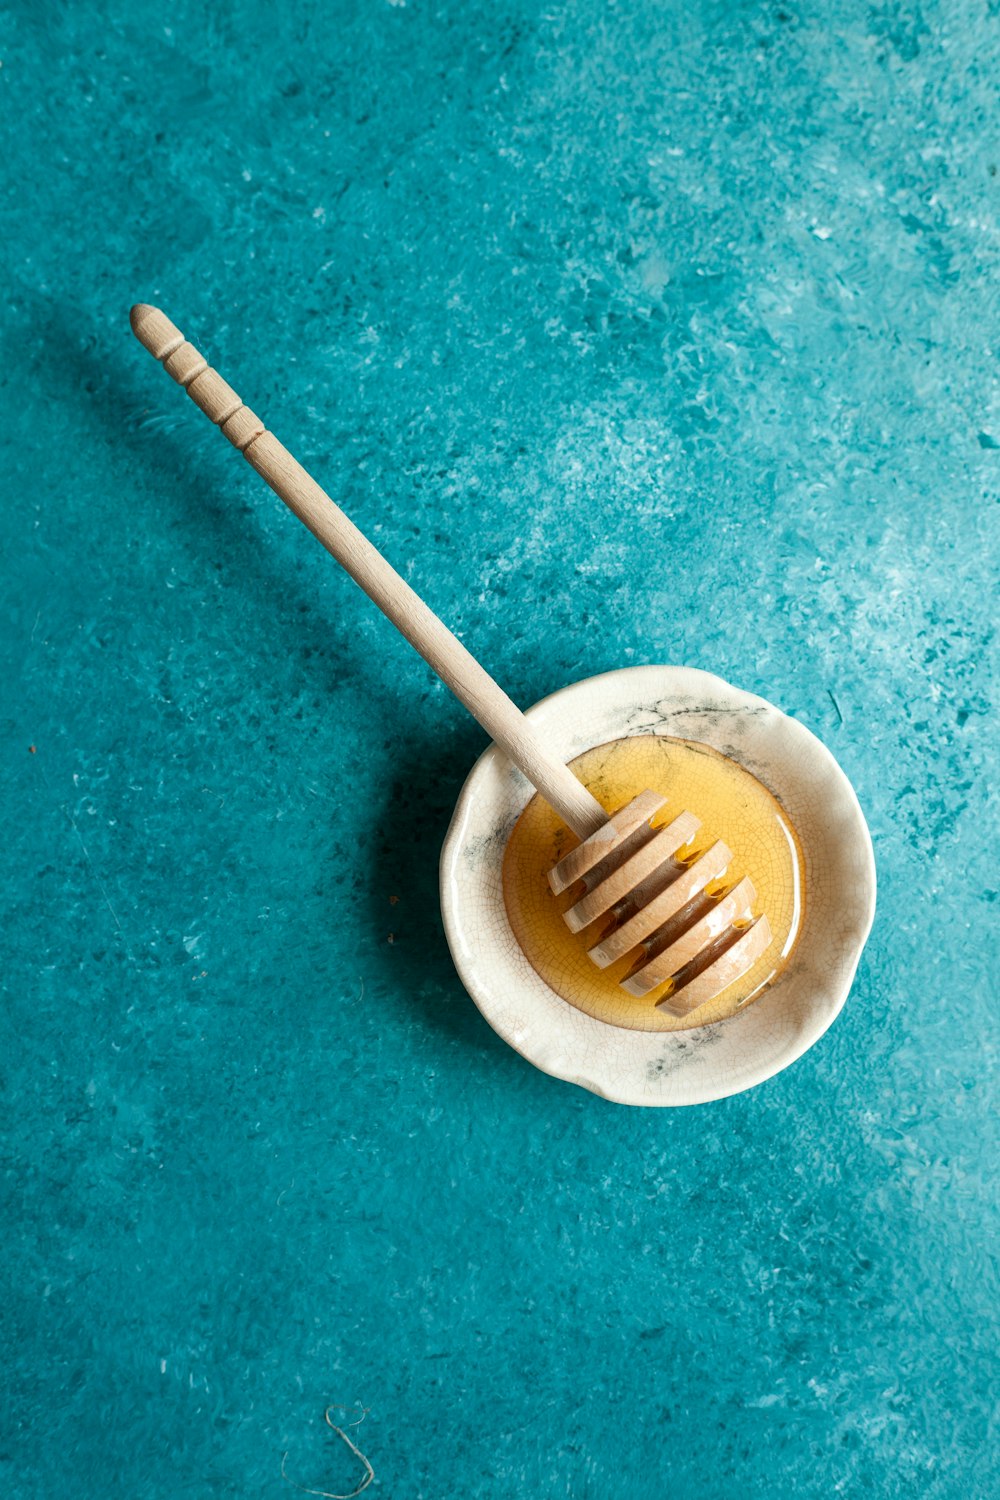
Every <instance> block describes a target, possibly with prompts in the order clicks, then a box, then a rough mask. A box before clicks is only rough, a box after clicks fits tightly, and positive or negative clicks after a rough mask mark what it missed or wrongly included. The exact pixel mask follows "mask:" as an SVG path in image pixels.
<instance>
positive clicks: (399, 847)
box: [368, 723, 513, 1056]
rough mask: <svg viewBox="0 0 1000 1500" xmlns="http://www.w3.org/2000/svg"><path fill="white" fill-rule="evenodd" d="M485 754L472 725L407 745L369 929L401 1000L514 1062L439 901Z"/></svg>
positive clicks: (379, 826) (379, 855) (384, 822)
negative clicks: (462, 804) (389, 952)
mask: <svg viewBox="0 0 1000 1500" xmlns="http://www.w3.org/2000/svg"><path fill="white" fill-rule="evenodd" d="M486 748H487V745H486V743H484V741H483V734H482V731H481V730H479V729H477V728H476V726H475V725H473V724H471V723H469V724H467V725H466V724H462V725H461V726H460V727H459V728H457V729H451V730H449V731H448V732H446V733H442V734H441V735H434V736H431V735H424V736H423V737H421V738H419V739H411V740H409V741H408V743H407V746H406V768H405V769H403V770H400V771H398V772H397V773H396V774H394V775H393V776H392V778H391V780H390V781H389V783H388V791H387V793H386V796H385V798H384V801H383V803H382V806H381V808H380V810H379V813H378V816H377V819H376V825H375V826H376V833H377V837H376V840H375V843H374V850H373V858H372V873H371V880H370V883H369V887H368V890H369V903H370V904H369V922H370V924H371V928H372V930H373V931H375V932H380V931H381V932H384V933H385V934H386V939H385V940H386V942H391V943H392V946H393V990H394V991H395V993H396V994H397V995H398V996H399V997H400V999H403V998H405V1000H406V1003H408V1004H409V1003H412V1004H413V1005H414V1006H415V1007H417V1008H418V1009H420V1010H421V1011H422V1012H423V1015H424V1018H425V1019H426V1020H427V1022H428V1023H429V1024H430V1025H431V1026H433V1027H435V1028H436V1029H438V1030H441V1031H444V1032H445V1033H446V1034H448V1035H449V1036H451V1037H452V1038H454V1039H455V1040H457V1041H460V1042H461V1043H462V1044H463V1045H466V1046H478V1047H484V1046H489V1047H490V1048H491V1050H492V1049H495V1050H496V1051H497V1053H500V1052H503V1053H508V1054H510V1049H509V1048H508V1047H507V1046H506V1044H505V1043H504V1042H503V1041H502V1039H501V1038H500V1037H498V1036H497V1034H496V1032H495V1031H494V1030H493V1028H492V1027H491V1026H490V1025H489V1023H488V1022H487V1021H486V1020H485V1018H484V1017H483V1016H482V1015H481V1014H480V1012H479V1010H478V1008H477V1006H476V1004H475V1002H474V1001H473V1000H472V998H471V996H470V995H469V994H468V993H467V991H466V989H465V987H464V985H463V984H462V981H461V979H460V978H459V976H458V973H457V971H456V969H455V965H454V962H453V960H452V956H451V951H450V949H449V947H448V941H447V938H446V937H445V931H444V923H443V920H442V917H441V900H440V894H439V864H440V859H441V847H442V845H443V843H444V839H445V835H446V833H447V831H448V825H449V823H450V821H451V816H452V813H453V811H454V809H455V804H456V802H457V801H458V796H459V792H460V791H461V789H462V785H463V783H464V781H465V779H466V777H467V776H468V774H469V771H470V770H471V768H472V766H473V764H474V762H475V761H476V759H477V758H478V756H479V755H480V754H481V753H482V752H483V751H484V750H485V749H486ZM510 1055H511V1056H513V1054H510Z"/></svg>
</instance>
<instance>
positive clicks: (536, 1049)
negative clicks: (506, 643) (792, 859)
mask: <svg viewBox="0 0 1000 1500" xmlns="http://www.w3.org/2000/svg"><path fill="white" fill-rule="evenodd" d="M531 718H532V720H533V722H535V723H537V724H538V726H539V727H540V729H541V730H542V731H543V732H544V734H545V736H546V741H547V743H549V744H550V745H551V746H552V749H553V751H554V752H555V753H557V754H559V755H562V756H563V757H564V758H565V759H567V760H569V759H572V758H573V757H574V756H575V755H577V754H579V753H580V752H581V751H583V750H585V749H589V748H590V746H591V745H600V744H603V743H604V742H605V741H607V740H611V739H619V738H622V737H624V736H625V735H628V734H655V733H657V732H660V733H669V734H671V735H675V736H678V737H680V738H682V739H691V740H700V741H702V742H704V743H705V744H708V745H711V746H713V747H714V748H715V749H717V750H720V751H721V752H722V753H723V754H724V755H727V756H730V757H731V758H732V759H733V760H737V761H739V762H740V764H741V765H744V766H745V767H746V768H747V770H749V771H751V772H752V773H753V774H754V775H755V776H757V777H758V778H759V779H760V780H761V781H763V782H764V784H765V785H767V786H769V787H770V788H771V789H772V790H773V791H774V793H775V795H776V796H778V797H780V799H781V802H782V804H783V806H784V807H785V808H786V809H787V811H788V815H789V818H790V820H791V822H792V824H793V826H794V827H795V829H796V832H797V834H798V838H799V841H800V845H801V851H802V867H803V880H804V885H805V891H806V903H805V917H804V920H803V924H802V930H801V933H800V935H799V939H798V942H797V943H796V946H795V949H794V951H793V952H792V955H791V958H790V960H789V962H788V965H787V967H786V968H785V969H784V970H783V972H782V974H781V976H780V979H779V980H777V981H776V982H775V983H774V984H773V985H772V986H771V987H770V988H769V989H768V990H767V991H766V992H765V993H764V995H762V996H761V998H760V999H759V1000H757V1001H755V1003H754V1004H753V1005H752V1006H749V1007H748V1008H747V1009H746V1010H744V1011H741V1012H739V1013H738V1014H736V1015H734V1016H732V1017H730V1018H729V1019H727V1020H723V1021H717V1022H715V1023H713V1024H710V1025H706V1026H704V1027H700V1028H698V1029H696V1030H688V1031H684V1032H670V1033H666V1034H665V1033H663V1032H639V1031H634V1030H628V1031H625V1030H623V1029H622V1028H621V1027H619V1026H613V1025H609V1024H607V1023H606V1022H603V1021H600V1020H597V1019H595V1018H594V1017H593V1016H591V1015H585V1014H583V1013H582V1012H581V1011H580V1010H577V1009H575V1008H574V1007H573V1006H571V1005H568V1004H567V1003H566V1001H565V1000H564V999H562V997H561V996H560V995H558V994H556V993H555V992H554V991H553V990H551V989H550V988H549V986H548V985H547V984H546V983H545V982H544V981H543V980H542V979H541V977H540V976H539V975H538V974H537V973H536V972H535V970H534V969H533V968H532V966H531V964H530V963H529V961H528V960H527V958H526V957H525V955H524V953H523V952H522V951H521V949H520V948H519V946H518V944H517V942H516V940H515V938H514V934H513V933H512V931H511V928H510V922H509V920H508V917H507V911H506V908H505V906H504V900H503V853H504V849H505V847H506V844H507V840H508V838H509V836H510V833H511V830H512V829H513V827H514V824H515V822H516V821H517V818H518V817H519V815H520V813H521V811H522V809H523V808H524V806H525V803H526V802H527V801H528V799H529V797H530V795H531V791H530V788H528V786H527V783H526V782H525V780H524V777H523V776H522V775H521V774H520V772H519V771H517V770H516V769H515V768H514V767H512V766H511V765H510V763H509V762H508V761H507V760H506V759H505V758H504V757H503V756H501V755H500V753H499V752H498V751H496V750H495V749H491V750H489V751H487V753H486V754H485V755H484V756H483V757H482V758H481V760H480V761H479V762H478V763H477V765H476V766H475V767H474V769H473V771H472V773H471V775H470V776H469V779H468V781H467V782H466V784H465V787H464V788H463V791H462V796H461V798H460V799H459V804H458V807H457V808H456V811H455V817H454V820H453V822H452V826H451V829H450V830H449V835H448V838H447V839H446V841H445V846H444V849H443V851H442V855H441V895H442V905H443V909H444V916H445V927H446V930H447V933H448V940H449V943H450V944H451V949H452V953H453V955H454V957H455V961H456V964H457V966H458V968H459V971H460V973H461V974H462V977H463V979H464V980H465V983H466V985H467V986H468V988H469V991H470V993H471V994H472V996H473V998H474V999H475V1001H476V1003H477V1005H478V1006H479V1008H480V1009H481V1010H482V1012H483V1014H484V1015H485V1016H486V1018H487V1020H488V1021H489V1022H490V1024H491V1025H492V1026H494V1027H495V1029H496V1030H497V1031H498V1032H499V1033H500V1035H501V1036H503V1037H504V1038H505V1040H507V1041H509V1042H510V1043H511V1045H512V1046H514V1047H516V1048H517V1050H518V1051H519V1052H521V1053H523V1055H524V1056H525V1057H527V1058H528V1059H529V1060H530V1061H531V1062H534V1063H535V1064H536V1065H537V1066H538V1067H540V1068H543V1069H544V1070H545V1071H546V1072H549V1073H555V1074H557V1075H558V1076H559V1077H561V1078H566V1079H569V1080H570V1081H572V1082H574V1083H579V1084H581V1085H583V1087H585V1088H589V1089H592V1090H593V1091H594V1092H595V1093H598V1094H603V1095H604V1096H605V1097H607V1098H609V1099H615V1100H617V1101H619V1102H620V1103H624V1104H697V1103H703V1102H705V1101H707V1100H709V1099H719V1098H723V1097H725V1096H726V1095H727V1094H734V1093H738V1092H739V1091H740V1090H742V1089H745V1088H749V1087H751V1086H752V1085H753V1084H755V1083H759V1082H761V1081H762V1080H763V1079H765V1078H770V1077H771V1076H772V1074H774V1073H776V1072H778V1071H779V1070H780V1069H781V1068H783V1067H785V1066H787V1065H788V1064H789V1063H790V1062H793V1061H794V1060H795V1059H796V1058H797V1057H799V1056H801V1054H802V1053H803V1052H804V1051H805V1049H806V1048H807V1047H808V1046H810V1045H811V1043H812V1042H814V1041H815V1040H816V1039H817V1037H819V1036H821V1035H822V1033H823V1032H824V1031H825V1030H826V1028H827V1027H828V1026H829V1025H830V1023H831V1021H832V1020H833V1019H834V1017H835V1016H836V1014H837V1012H838V1011H839V1009H840V1007H841V1006H842V1005H843V1003H844V1000H845V999H846V996H847V993H848V990H849V988H850V983H851V979H852V978H853V975H854V971H855V969H856V967H857V963H858V959H859V957H860V954H861V948H862V946H863V944H864V941H865V938H866V937H867V936H868V932H869V930H870V928H871V923H872V918H873V916H874V909H875V869H874V862H873V857H872V849H871V839H870V837H869V834H868V829H867V827H866V826H865V821H864V818H863V816H862V814H861V809H860V808H859V807H858V802H857V798H856V796H855V795H854V792H853V790H852V788H851V786H850V783H849V782H848V781H847V778H846V777H845V776H844V774H843V772H842V771H841V770H840V768H839V767H838V766H837V764H836V762H835V761H834V759H833V756H832V755H831V754H830V752H829V751H828V750H827V749H826V748H825V746H823V745H822V744H821V743H820V742H819V741H818V740H817V739H816V738H815V737H814V736H813V735H812V734H810V733H809V731H808V730H807V729H805V728H804V727H803V726H802V725H801V724H798V723H796V722H795V721H794V720H793V719H790V718H788V717H787V716H786V715H784V714H782V713H781V712H780V711H779V710H778V709H776V708H774V707H773V706H772V705H771V704H769V703H766V702H765V701H764V700H763V699H761V698H757V697H755V696H753V695H752V694H748V693H743V692H740V691H739V690H738V689H736V688H733V687H731V686H730V685H729V684H728V683H725V682H722V681H721V679H719V678H717V677H714V676H712V675H711V674H710V673H707V672H700V671H694V670H691V669H689V668H683V667H653V666H650V667H634V668H632V669H631V670H624V671H621V672H609V673H606V674H604V675H603V676H601V677H596V678H591V679H589V680H587V681H584V682H579V683H575V684H574V685H573V686H572V687H569V688H565V689H563V690H562V691H561V692H559V693H554V694H553V695H552V697H550V698H548V699H546V700H545V701H544V702H542V703H540V704H536V706H535V708H534V709H532V710H531Z"/></svg>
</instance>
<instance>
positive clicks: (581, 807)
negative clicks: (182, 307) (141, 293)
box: [131, 304, 607, 838]
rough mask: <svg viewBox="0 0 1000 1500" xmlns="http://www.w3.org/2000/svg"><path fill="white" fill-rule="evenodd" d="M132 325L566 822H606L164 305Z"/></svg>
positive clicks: (588, 825) (137, 316)
mask: <svg viewBox="0 0 1000 1500" xmlns="http://www.w3.org/2000/svg"><path fill="white" fill-rule="evenodd" d="M131 321H132V331H133V333H134V334H135V336H136V338H137V339H138V340H139V342H140V343H141V344H142V345H143V346H144V347H145V348H146V349H148V350H149V352H150V354H152V355H153V357H154V359H158V360H159V361H160V363H161V364H162V365H163V368H164V369H165V370H166V371H167V374H168V375H172V376H173V378H174V380H176V381H177V383H178V385H182V386H183V387H184V389H185V390H186V391H187V393H188V395H189V396H190V397H191V399H192V401H193V402H194V403H195V405H196V406H200V407H201V409H202V411H203V412H204V413H205V415H206V416H207V417H208V418H209V419H210V420H211V421H212V422H214V423H215V425H216V426H217V427H219V428H221V430H222V432H223V433H224V434H225V436H226V437H227V438H228V439H229V441H230V442H231V443H232V445H233V447H234V448H238V449H239V451H240V452H241V453H242V454H243V457H244V458H245V459H246V461H247V463H248V464H250V466H251V467H252V468H254V469H256V470H257V473H258V474H259V475H260V476H261V478H262V479H265V480H266V481H267V483H268V484H269V485H270V486H271V488H272V490H274V492H275V494H276V495H279V496H280V497H281V499H282V500H284V502H285V504H286V505H287V506H288V507H289V509H290V510H293V511H294V512H295V514H296V515H297V516H298V518H299V520H300V521H303V522H305V524H306V526H308V527H309V530H310V531H311V532H312V533H313V535H314V536H315V537H317V538H318V539H319V541H321V542H322V543H323V546H324V547H325V548H326V550H327V551H328V552H330V553H331V554H332V555H333V556H334V557H335V558H336V559H337V561H338V562H339V563H340V565H341V567H343V568H346V570H347V572H348V573H350V575H351V577H352V578H353V579H354V581H355V583H358V584H360V585H361V587H362V588H363V589H364V591H365V593H366V594H367V595H368V597H369V598H370V599H372V600H373V601H374V602H375V603H376V604H377V605H378V607H379V609H380V610H381V611H382V613H383V614H385V615H388V617H389V619H390V620H391V621H392V623H393V624H394V625H395V626H396V628H397V630H399V631H401V632H402V634H403V635H405V637H406V639H407V640H408V641H409V642H410V644H411V645H412V646H415V647H416V649H417V650H418V651H419V652H420V654H421V656H422V657H423V658H424V660H425V661H426V662H428V663H429V664H430V666H432V667H433V669H434V671H435V672H436V673H437V674H438V676H439V677H440V678H441V679H442V681H443V682H444V683H446V684H447V686H448V687H450V688H451V690H452V692H453V693H454V694H455V696H456V698H459V699H460V700H461V702H462V703H464V704H465V706H466V708H467V709H468V710H469V712H470V713H471V714H472V716H473V718H475V719H477V720H478V721H479V723H480V724H481V725H482V726H483V728H484V729H485V730H486V733H487V734H488V735H489V736H490V737H491V739H493V740H494V741H495V742H496V743H497V745H499V747H500V749H501V750H503V751H504V753H505V754H506V755H508V756H509V757H510V759H511V760H512V761H513V762H514V764H515V765H516V766H518V767H519V768H520V769H521V770H522V771H523V772H524V774H525V776H527V778H528V780H529V781H530V782H531V783H532V784H533V785H534V786H535V787H537V788H538V790H539V792H541V794H542V796H543V797H544V798H545V800H546V802H548V803H549V804H550V805H551V806H552V807H553V808H554V809H555V811H556V812H557V813H558V814H559V816H560V817H561V818H562V819H563V820H564V822H566V823H567V824H568V825H569V827H570V828H572V829H573V831H574V833H577V834H579V836H580V837H581V838H586V837H587V836H588V835H589V834H591V833H595V832H596V831H597V829H598V828H599V827H601V826H602V825H603V824H604V823H605V822H606V821H607V814H606V813H605V811H604V809H603V808H602V807H601V805H600V803H599V802H597V801H596V800H595V798H593V797H592V796H591V795H590V793H589V792H588V791H587V789H586V787H585V786H583V784H582V783H581V782H580V781H578V780H577V778H576V777H575V776H574V775H573V773H572V771H571V770H570V769H569V767H568V766H565V765H563V764H562V762H561V761H558V760H553V759H552V758H551V757H550V756H549V755H548V754H547V753H546V751H545V750H544V748H543V746H542V745H541V743H540V741H539V739H538V737H537V735H536V734H535V731H534V730H533V729H532V727H531V725H530V724H529V723H528V721H527V719H526V718H525V717H524V715H523V714H522V713H521V711H520V709H519V708H518V707H517V706H516V705H515V704H514V703H512V702H511V700H510V698H508V697H507V694H506V693H505V692H504V691H503V690H502V688H500V687H498V686H497V684H496V683H495V682H494V681H493V678H492V677H491V676H490V675H489V673H488V672H485V671H484V670H483V668H482V667H481V666H480V665H479V663H478V662H477V661H476V659H475V657H474V656H472V655H471V654H470V653H469V652H468V651H467V650H466V649H465V647H464V646H463V645H462V643H461V641H459V640H458V639H456V637H455V636H454V635H452V633H451V631H450V630H449V629H448V627H447V626H446V625H445V624H444V623H443V622H442V621H441V620H439V619H438V617H437V615H436V614H434V612H433V610H431V609H429V608H428V607H427V605H426V604H425V603H424V601H423V600H422V599H421V598H420V597H419V595H417V594H415V593H414V592H413V590H412V589H411V588H410V586H409V584H408V583H405V582H404V581H403V579H402V578H400V576H399V574H398V573H397V572H396V570H395V569H394V568H393V567H391V566H390V565H389V563H387V562H386V560H385V558H384V557H383V556H382V554H381V553H380V552H378V551H377V550H376V548H374V547H373V546H372V544H371V542H369V541H368V539H367V537H365V536H363V535H362V533H361V532H360V531H359V530H358V528H357V527H356V526H355V525H354V523H353V522H352V521H349V520H348V518H347V517H346V516H345V515H344V512H343V511H342V510H341V509H340V508H339V506H337V505H335V504H334V503H333V501H332V500H331V499H330V497H329V495H327V494H326V493H325V492H324V491H323V490H322V489H320V487H319V485H318V484H317V483H316V481H315V480H314V479H312V478H311V477H310V476H309V475H308V474H307V473H306V471H305V469H303V467H302V465H301V464H299V463H297V462H296V460H295V459H294V458H293V457H292V455H291V454H290V453H289V452H288V450H287V448H284V447H282V445H281V443H279V442H278V439H277V438H276V437H275V436H274V434H273V433H271V432H268V431H267V429H266V428H265V426H264V424H263V422H261V421H260V419H259V418H258V417H256V416H255V415H254V413H253V412H252V411H250V409H249V407H246V406H244V405H243V402H242V401H241V400H240V398H239V396H237V394H236V392H235V391H234V390H233V389H232V388H231V387H230V386H228V385H227V384H226V382H225V381H224V380H223V379H222V376H221V375H219V374H218V373H217V372H216V371H215V370H213V369H212V368H211V366H210V365H209V363H208V361H207V360H206V359H204V358H203V356H202V355H200V354H199V353H198V351H197V349H195V348H194V347H193V345H191V344H189V343H188V342H187V340H186V339H185V338H184V335H183V334H182V333H180V332H179V330H178V329H176V328H175V327H174V325H173V323H171V322H170V320H169V318H167V317H166V316H165V314H163V313H162V312H160V310H159V308H156V307H147V306H145V305H142V304H140V305H139V306H137V307H133V309H132V317H131Z"/></svg>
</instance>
